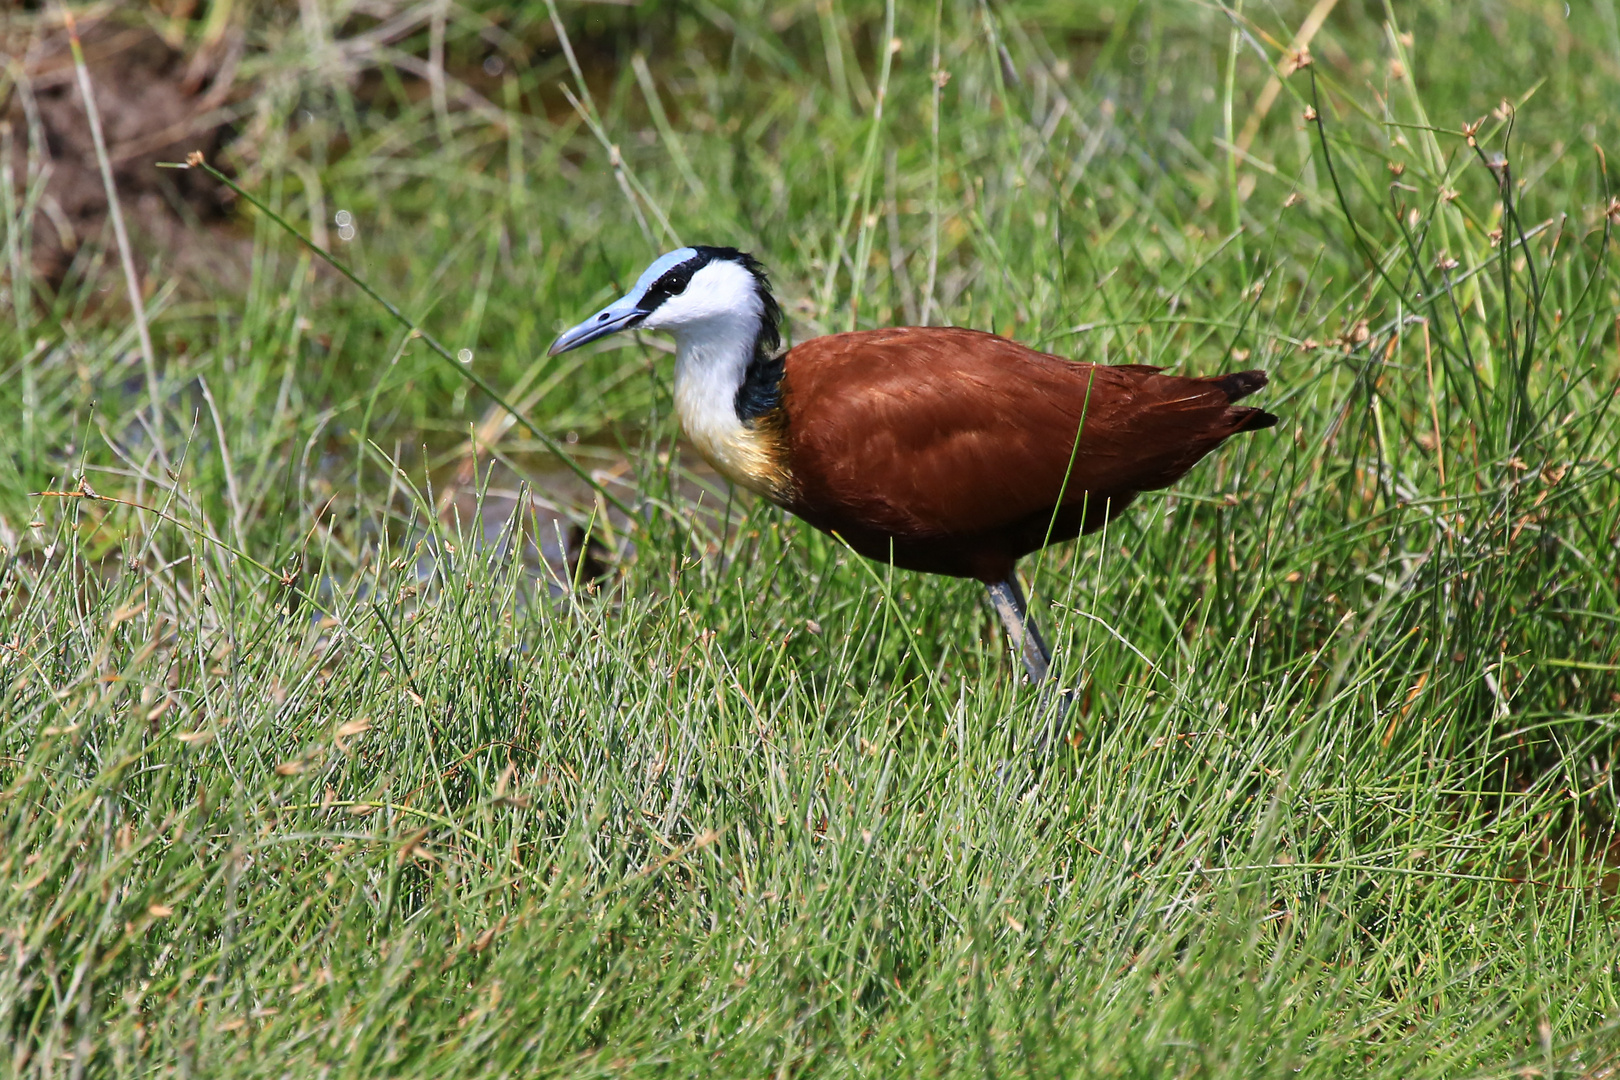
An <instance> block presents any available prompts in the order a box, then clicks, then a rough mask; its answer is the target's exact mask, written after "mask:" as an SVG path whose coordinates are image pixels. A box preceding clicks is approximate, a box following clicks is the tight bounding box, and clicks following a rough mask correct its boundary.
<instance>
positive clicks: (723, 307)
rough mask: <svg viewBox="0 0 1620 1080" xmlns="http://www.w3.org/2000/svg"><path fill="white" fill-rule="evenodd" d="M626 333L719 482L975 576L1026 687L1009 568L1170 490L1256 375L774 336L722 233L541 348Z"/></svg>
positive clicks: (1027, 651)
mask: <svg viewBox="0 0 1620 1080" xmlns="http://www.w3.org/2000/svg"><path fill="white" fill-rule="evenodd" d="M633 328H640V329H643V330H658V331H665V332H667V333H669V334H671V335H673V336H674V338H675V381H674V399H675V411H676V413H677V415H678V416H679V419H680V424H681V428H682V429H683V431H684V432H685V434H686V436H687V438H688V440H689V441H690V442H691V444H692V445H693V446H694V447H695V448H696V449H697V451H698V453H700V454H701V455H702V456H703V457H704V458H705V459H706V460H707V461H708V462H709V464H710V465H712V466H713V467H714V469H715V470H716V471H717V472H718V473H719V474H720V475H722V476H724V477H725V478H726V479H727V480H729V481H731V482H732V483H734V484H736V485H738V486H740V487H743V488H746V489H748V490H750V491H753V492H755V493H757V494H759V495H761V496H763V497H764V498H766V499H768V500H770V501H771V502H772V503H775V504H776V505H777V506H779V507H781V508H782V509H784V510H786V511H787V512H788V513H790V514H793V515H795V516H797V517H799V518H801V519H803V520H804V521H806V522H808V523H809V524H810V525H812V526H814V527H815V528H817V529H820V530H821V531H822V532H825V533H829V534H831V535H832V536H834V537H835V538H837V539H839V540H841V541H842V542H843V543H845V544H847V545H848V546H849V547H850V548H851V549H853V550H854V551H855V552H857V553H858V554H860V555H863V556H866V557H867V558H869V559H873V560H876V561H878V562H880V563H888V564H892V565H894V566H896V567H899V568H901V569H906V570H915V571H920V572H923V573H930V574H944V575H948V576H951V577H958V578H972V579H976V580H978V581H980V582H982V583H983V584H984V586H985V588H986V590H987V591H988V596H989V601H990V604H991V606H992V608H993V609H994V610H995V612H996V614H997V616H998V617H999V618H1000V620H1001V622H1002V624H1003V627H1004V628H1005V630H1006V633H1007V635H1008V638H1009V640H1010V642H1011V644H1012V645H1013V647H1014V648H1015V649H1016V650H1017V652H1018V654H1019V656H1020V658H1021V659H1022V661H1023V664H1024V668H1025V670H1026V672H1027V673H1028V676H1029V679H1030V681H1031V682H1032V683H1035V684H1041V683H1043V682H1044V681H1045V680H1046V679H1047V677H1048V674H1049V672H1050V671H1051V667H1052V653H1051V650H1050V648H1049V647H1048V646H1047V644H1046V640H1045V638H1044V637H1043V636H1042V634H1041V631H1040V627H1039V626H1038V625H1037V624H1036V621H1035V619H1034V618H1033V617H1032V616H1031V615H1030V613H1029V607H1028V602H1027V600H1026V598H1025V596H1024V592H1023V589H1022V588H1021V587H1020V585H1019V583H1018V577H1017V573H1016V569H1015V566H1016V564H1017V562H1018V560H1019V559H1020V558H1022V557H1023V556H1025V555H1028V554H1031V553H1032V552H1035V551H1038V550H1040V549H1042V548H1044V547H1046V546H1048V545H1050V544H1055V543H1059V542H1062V541H1067V540H1071V539H1073V538H1075V537H1077V536H1079V535H1081V534H1084V533H1090V532H1093V531H1095V530H1097V529H1099V528H1101V527H1102V526H1103V525H1104V524H1105V523H1106V522H1108V521H1110V520H1112V519H1113V518H1115V517H1117V516H1118V515H1119V514H1120V513H1121V512H1122V511H1123V510H1124V509H1125V508H1126V507H1127V506H1129V505H1130V504H1131V503H1132V502H1133V501H1134V500H1135V499H1136V497H1137V496H1138V495H1139V494H1140V493H1142V492H1144V491H1155V490H1158V489H1161V488H1166V487H1169V486H1170V485H1171V484H1172V483H1174V482H1175V481H1176V480H1178V479H1180V478H1181V477H1182V476H1183V475H1185V474H1186V473H1187V471H1188V470H1189V469H1191V468H1192V467H1193V465H1194V464H1196V463H1197V462H1198V460H1199V459H1200V458H1202V457H1203V456H1204V455H1205V454H1208V453H1209V452H1210V451H1211V450H1213V449H1215V448H1216V447H1217V446H1219V445H1220V444H1221V443H1223V442H1225V441H1226V440H1227V439H1228V438H1230V437H1232V436H1233V435H1237V434H1239V433H1241V432H1249V431H1258V430H1261V429H1263V428H1269V427H1271V426H1273V425H1274V424H1276V423H1277V417H1276V416H1274V415H1272V414H1271V413H1268V412H1266V411H1265V410H1263V409H1257V408H1252V407H1248V406H1240V405H1236V404H1234V403H1235V402H1237V401H1238V400H1239V399H1241V398H1245V397H1247V396H1249V395H1250V394H1253V393H1254V392H1255V391H1257V390H1259V389H1261V388H1262V387H1264V386H1265V385H1266V381H1267V380H1266V373H1265V372H1264V371H1237V372H1232V373H1229V374H1225V375H1214V376H1203V377H1189V376H1182V375H1172V374H1166V373H1165V372H1164V371H1163V369H1161V368H1158V367H1152V366H1149V365H1146V364H1095V363H1088V362H1084V361H1076V360H1070V359H1067V358H1065V357H1061V356H1055V355H1052V354H1049V353H1043V352H1040V351H1037V350H1035V349H1031V348H1029V347H1027V346H1024V345H1021V344H1019V343H1017V342H1015V341H1012V340H1009V339H1008V338H1005V337H1000V336H998V335H996V334H991V333H986V332H984V331H980V330H972V329H966V328H962V327H933V326H907V327H892V328H889V329H881V330H858V331H851V332H847V333H839V334H829V335H826V336H824V337H817V338H813V339H811V340H808V341H805V342H803V343H801V344H797V345H794V346H793V347H792V348H790V349H787V350H785V351H784V350H783V349H782V309H781V306H780V305H779V304H778V303H777V301H776V298H775V296H774V295H773V294H772V292H771V285H770V280H769V278H768V277H767V275H766V272H765V268H764V266H763V265H762V264H761V263H760V262H759V260H757V259H756V258H754V257H753V256H752V255H749V254H747V253H745V252H742V251H739V250H738V249H736V248H733V247H713V246H692V247H683V248H679V249H677V250H675V251H671V252H668V253H667V254H664V255H662V256H660V257H659V258H658V259H657V260H655V261H654V262H653V263H652V265H650V266H648V267H647V269H646V270H645V271H644V272H643V273H642V274H641V276H640V277H639V278H638V279H637V280H636V283H635V285H634V287H633V288H631V289H630V291H629V292H627V293H626V294H625V295H624V296H622V297H621V298H619V299H618V300H615V301H614V302H613V303H611V304H609V305H608V306H607V307H605V308H603V309H602V310H601V311H599V312H597V313H596V314H595V315H592V316H591V317H590V318H588V319H586V320H585V321H584V322H582V323H580V324H578V325H577V326H574V327H571V328H569V329H568V330H565V331H563V333H562V334H561V335H560V336H559V337H558V338H557V340H556V341H555V342H554V343H553V344H552V346H551V348H550V350H549V353H548V355H550V356H556V355H558V354H559V353H564V352H567V351H568V350H570V349H577V348H579V347H580V346H582V345H585V344H588V343H589V342H592V341H596V340H598V339H600V338H603V337H606V336H608V335H609V334H616V333H621V332H623V331H626V330H630V329H633Z"/></svg>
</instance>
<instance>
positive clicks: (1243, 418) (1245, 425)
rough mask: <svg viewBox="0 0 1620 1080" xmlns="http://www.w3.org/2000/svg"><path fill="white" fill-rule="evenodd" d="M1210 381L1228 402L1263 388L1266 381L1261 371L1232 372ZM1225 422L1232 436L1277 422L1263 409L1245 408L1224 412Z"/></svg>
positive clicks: (1264, 374)
mask: <svg viewBox="0 0 1620 1080" xmlns="http://www.w3.org/2000/svg"><path fill="white" fill-rule="evenodd" d="M1210 381H1211V382H1213V383H1214V384H1215V385H1216V386H1218V387H1220V388H1221V390H1222V391H1223V392H1224V393H1225V394H1226V398H1227V400H1228V401H1238V400H1240V399H1242V398H1246V397H1248V396H1249V395H1250V394H1252V393H1254V392H1255V391H1256V390H1259V389H1260V388H1262V387H1263V386H1265V385H1266V382H1267V381H1268V380H1267V379H1266V373H1265V372H1263V371H1234V372H1232V373H1231V374H1229V375H1217V376H1216V377H1215V378H1213V379H1211V380H1210ZM1226 420H1227V423H1228V424H1229V425H1230V427H1231V431H1232V432H1233V434H1236V433H1237V432H1239V431H1259V430H1260V429H1261V428H1268V427H1271V426H1272V425H1273V424H1275V423H1276V422H1277V418H1276V417H1275V416H1273V415H1272V414H1271V413H1268V412H1266V411H1265V410H1264V409H1251V408H1246V407H1245V408H1237V409H1228V410H1226Z"/></svg>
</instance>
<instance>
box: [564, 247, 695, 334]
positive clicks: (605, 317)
mask: <svg viewBox="0 0 1620 1080" xmlns="http://www.w3.org/2000/svg"><path fill="white" fill-rule="evenodd" d="M696 254H697V252H696V251H694V250H692V249H691V248H676V249H675V250H674V251H671V252H669V253H667V254H664V255H660V256H658V258H657V259H655V260H654V261H653V264H652V265H651V266H649V267H647V269H645V270H643V271H642V272H641V276H640V277H638V278H637V279H636V284H635V286H634V287H633V288H631V290H630V291H629V292H628V293H626V294H625V295H624V296H622V297H620V298H619V299H617V300H615V301H613V303H611V304H609V305H608V306H607V307H605V308H603V309H602V310H601V311H598V312H597V313H596V314H595V315H592V316H591V317H590V318H588V319H586V320H585V321H584V322H582V323H580V324H579V325H578V326H574V327H570V328H569V329H567V330H564V331H563V332H562V334H561V335H559V336H558V338H557V340H556V341H554V342H552V343H551V348H550V349H547V350H546V355H547V356H556V355H557V354H558V353H564V352H567V351H568V350H569V349H577V348H579V347H580V346H581V345H585V344H587V343H589V342H592V341H595V340H596V339H597V338H604V337H607V336H608V335H609V334H612V333H616V332H618V331H620V330H628V329H629V328H630V327H632V326H634V325H635V324H636V323H638V322H640V321H641V320H642V319H643V318H645V317H646V315H647V312H645V311H643V310H641V307H640V305H641V299H642V297H644V296H646V295H647V290H648V289H651V288H652V287H653V283H654V282H656V281H657V280H658V279H659V278H661V277H663V276H664V274H666V273H667V272H668V271H670V270H672V269H674V268H675V267H677V266H679V265H681V263H683V262H686V261H687V260H688V259H690V258H692V257H693V256H695V255H696Z"/></svg>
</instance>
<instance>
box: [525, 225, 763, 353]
mask: <svg viewBox="0 0 1620 1080" xmlns="http://www.w3.org/2000/svg"><path fill="white" fill-rule="evenodd" d="M781 322H782V312H781V309H780V308H778V307H777V304H776V300H775V299H774V298H773V297H772V296H771V292H770V282H769V281H767V280H766V277H765V269H764V267H762V266H760V264H759V262H758V261H757V260H755V259H754V257H753V256H752V255H748V254H745V253H744V252H741V251H738V250H737V249H736V248H728V247H683V248H678V249H676V250H675V251H671V252H669V253H668V254H667V255H660V256H659V257H658V259H657V260H656V261H654V262H653V264H652V265H651V266H649V267H647V269H646V270H644V271H642V273H641V277H639V278H637V279H636V284H635V287H634V288H632V289H631V290H630V291H629V292H628V293H626V294H625V295H624V296H623V297H621V298H620V299H618V300H615V301H614V302H613V303H611V304H609V305H608V306H607V307H605V308H603V309H602V310H601V311H599V312H597V313H596V314H595V315H592V316H591V317H590V318H588V319H586V320H585V321H584V322H582V323H580V324H579V325H578V326H575V327H573V328H571V329H569V330H565V331H563V333H562V335H561V336H559V337H558V338H557V340H556V341H555V342H553V343H552V345H551V349H550V350H549V352H548V355H551V356H556V355H557V354H558V353H563V352H567V351H568V350H569V349H577V348H578V347H579V346H581V345H584V344H586V343H587V342H591V341H595V340H596V339H597V338H602V337H606V336H607V335H609V334H613V333H617V332H618V331H620V330H629V329H630V328H631V327H635V326H640V327H643V328H644V329H647V330H667V331H669V332H670V333H673V334H674V335H675V336H676V338H677V339H679V338H681V337H682V336H684V335H687V334H712V333H715V332H717V331H723V330H724V329H727V328H730V327H738V328H747V329H750V330H751V329H752V328H755V327H757V328H758V329H757V335H758V336H757V337H756V339H755V340H756V345H755V349H756V350H757V351H761V352H764V353H765V354H767V355H768V354H770V353H772V352H774V351H775V350H776V348H777V346H778V345H779V344H780V342H781V332H780V327H781Z"/></svg>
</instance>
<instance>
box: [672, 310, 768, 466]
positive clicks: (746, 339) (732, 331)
mask: <svg viewBox="0 0 1620 1080" xmlns="http://www.w3.org/2000/svg"><path fill="white" fill-rule="evenodd" d="M758 333H759V318H758V316H757V315H752V314H751V313H749V314H744V313H736V314H729V313H728V314H726V315H716V316H714V317H712V318H709V319H704V320H703V321H702V322H699V323H693V324H689V325H686V326H682V327H680V328H679V329H677V330H675V412H676V413H677V414H678V415H679V416H680V418H681V427H682V429H683V430H685V432H686V437H687V438H689V439H691V440H692V443H693V445H695V446H696V447H697V448H698V451H699V452H700V453H702V454H703V456H704V457H706V458H708V459H709V462H710V464H712V465H713V466H714V467H715V468H716V469H718V470H720V472H722V473H724V474H725V475H726V476H728V477H729V478H730V479H732V480H733V481H735V482H737V483H740V484H743V485H745V486H748V487H753V486H754V484H753V483H752V478H751V477H749V476H747V475H746V474H745V473H744V472H743V471H742V469H741V466H742V464H743V463H742V462H741V461H738V460H734V459H736V458H737V453H736V448H737V447H738V446H739V444H740V443H742V442H744V441H747V437H748V436H749V435H750V434H751V432H750V431H749V429H748V428H747V427H745V426H744V425H743V422H742V420H741V419H740V418H739V417H738V416H737V389H738V388H739V387H740V386H742V382H743V378H744V376H745V375H746V374H747V372H748V362H749V361H750V360H752V359H753V358H754V341H755V338H756V336H757V335H758Z"/></svg>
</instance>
